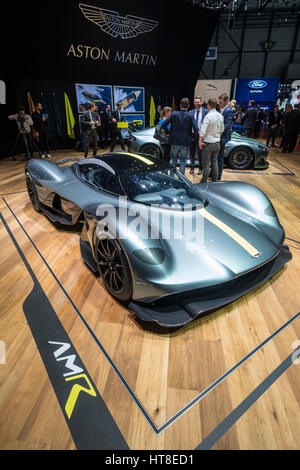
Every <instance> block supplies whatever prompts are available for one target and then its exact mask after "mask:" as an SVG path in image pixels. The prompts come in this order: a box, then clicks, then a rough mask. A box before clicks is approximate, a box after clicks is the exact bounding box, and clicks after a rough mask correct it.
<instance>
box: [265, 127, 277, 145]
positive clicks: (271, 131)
mask: <svg viewBox="0 0 300 470" xmlns="http://www.w3.org/2000/svg"><path fill="white" fill-rule="evenodd" d="M277 135H278V127H276V128H275V129H272V128H271V127H270V129H269V132H268V137H267V145H269V143H270V140H271V142H272V145H275V138H276V137H277Z"/></svg>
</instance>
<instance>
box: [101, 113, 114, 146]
mask: <svg viewBox="0 0 300 470" xmlns="http://www.w3.org/2000/svg"><path fill="white" fill-rule="evenodd" d="M111 119H112V113H111V107H110V104H108V105H107V106H106V108H105V111H104V112H103V113H102V114H101V122H102V141H103V144H104V148H105V147H107V146H108V141H109V139H110V126H111Z"/></svg>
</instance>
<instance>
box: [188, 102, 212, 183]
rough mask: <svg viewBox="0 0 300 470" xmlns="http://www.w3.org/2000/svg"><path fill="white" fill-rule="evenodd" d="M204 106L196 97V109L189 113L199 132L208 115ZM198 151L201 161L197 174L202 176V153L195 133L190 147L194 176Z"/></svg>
mask: <svg viewBox="0 0 300 470" xmlns="http://www.w3.org/2000/svg"><path fill="white" fill-rule="evenodd" d="M202 104H203V102H202V98H200V97H199V96H196V97H195V100H194V107H195V108H194V109H192V110H191V111H189V113H190V114H191V115H192V116H193V118H194V119H195V121H196V124H197V126H198V129H199V131H200V129H201V124H202V122H203V120H204V118H205V116H206V115H207V113H208V110H207V109H205V108H203V106H202ZM196 149H197V154H198V159H199V170H198V173H197V174H198V175H201V173H202V151H201V149H200V147H199V134H196V133H193V136H192V144H191V147H190V175H193V173H194V168H195V154H196Z"/></svg>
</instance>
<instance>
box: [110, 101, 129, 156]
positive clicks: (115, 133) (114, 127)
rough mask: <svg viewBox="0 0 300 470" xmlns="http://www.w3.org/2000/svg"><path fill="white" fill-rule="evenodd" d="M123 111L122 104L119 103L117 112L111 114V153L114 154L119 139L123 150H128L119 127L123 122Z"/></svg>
mask: <svg viewBox="0 0 300 470" xmlns="http://www.w3.org/2000/svg"><path fill="white" fill-rule="evenodd" d="M121 109H122V103H118V104H117V108H116V110H115V111H113V112H112V113H111V125H110V135H111V146H110V151H111V152H113V151H114V149H115V146H116V142H117V138H119V141H120V145H121V147H122V150H126V149H125V145H124V139H123V135H122V131H121V129H120V128H119V127H118V122H122V116H121Z"/></svg>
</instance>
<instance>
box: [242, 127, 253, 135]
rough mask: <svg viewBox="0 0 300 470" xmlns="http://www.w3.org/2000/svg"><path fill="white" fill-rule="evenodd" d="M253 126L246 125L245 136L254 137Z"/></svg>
mask: <svg viewBox="0 0 300 470" xmlns="http://www.w3.org/2000/svg"><path fill="white" fill-rule="evenodd" d="M252 131H253V129H252V127H244V131H243V135H244V136H245V137H248V138H251V137H252Z"/></svg>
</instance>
